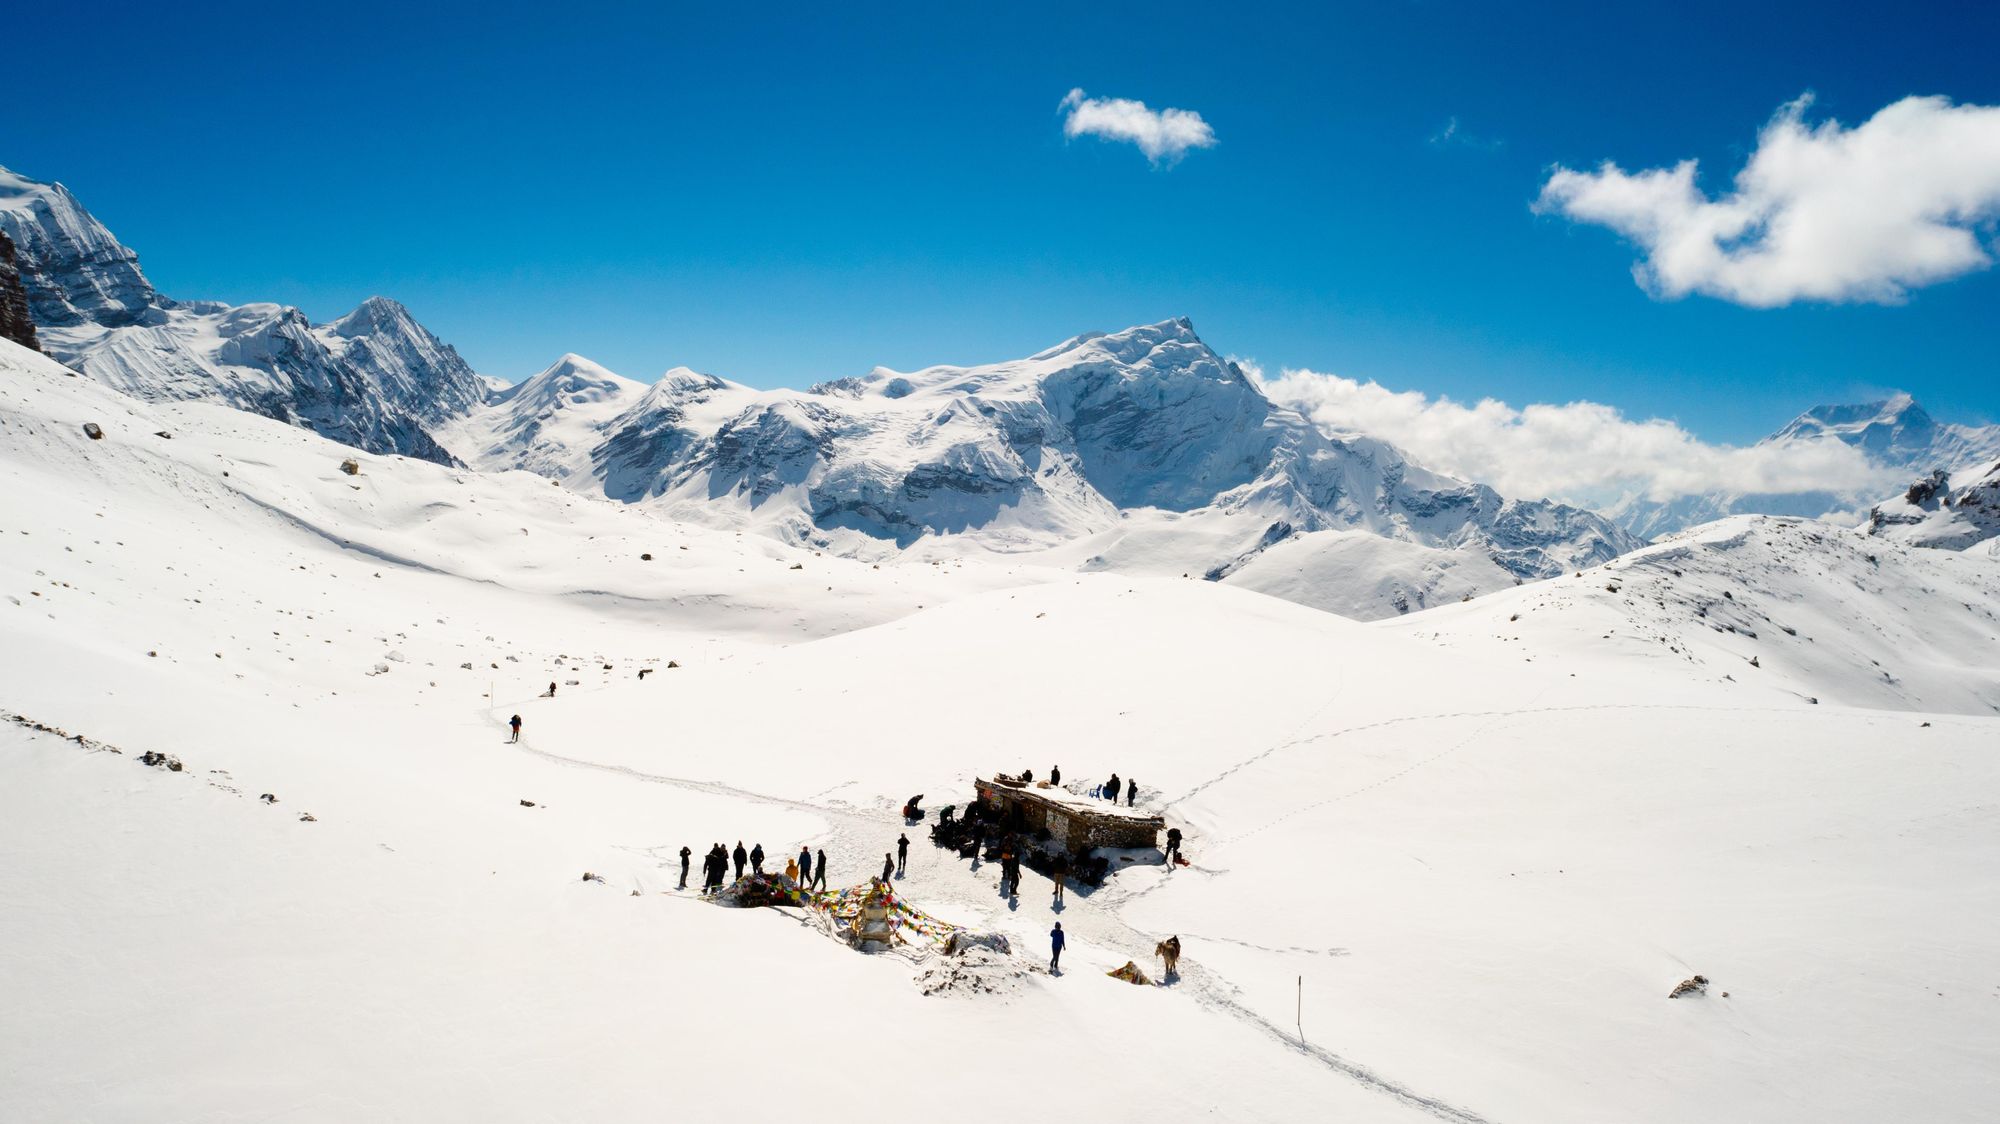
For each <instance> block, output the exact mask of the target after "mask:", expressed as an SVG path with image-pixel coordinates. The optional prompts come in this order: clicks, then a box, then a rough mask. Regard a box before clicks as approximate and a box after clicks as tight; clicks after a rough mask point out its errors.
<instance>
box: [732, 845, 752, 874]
mask: <svg viewBox="0 0 2000 1124" xmlns="http://www.w3.org/2000/svg"><path fill="white" fill-rule="evenodd" d="M730 857H731V858H733V859H735V860H736V877H738V878H741V877H743V864H744V863H745V862H748V861H749V859H750V852H748V851H745V850H744V849H743V841H742V840H741V839H738V840H737V841H736V849H735V850H734V851H731V852H730Z"/></svg>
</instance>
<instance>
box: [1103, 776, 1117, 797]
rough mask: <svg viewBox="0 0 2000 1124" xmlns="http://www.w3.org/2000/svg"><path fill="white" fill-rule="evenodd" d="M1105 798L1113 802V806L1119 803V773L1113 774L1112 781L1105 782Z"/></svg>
mask: <svg viewBox="0 0 2000 1124" xmlns="http://www.w3.org/2000/svg"><path fill="white" fill-rule="evenodd" d="M1104 797H1105V799H1107V800H1109V801H1111V802H1112V803H1113V804H1116V803H1118V774H1117V773H1113V774H1111V779H1110V780H1108V781H1105V782H1104Z"/></svg>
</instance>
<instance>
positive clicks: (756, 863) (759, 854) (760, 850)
mask: <svg viewBox="0 0 2000 1124" xmlns="http://www.w3.org/2000/svg"><path fill="white" fill-rule="evenodd" d="M750 870H751V871H752V872H753V873H755V874H756V875H757V876H758V877H759V878H761V877H763V876H764V845H763V844H762V843H759V844H757V845H756V846H755V847H752V848H750Z"/></svg>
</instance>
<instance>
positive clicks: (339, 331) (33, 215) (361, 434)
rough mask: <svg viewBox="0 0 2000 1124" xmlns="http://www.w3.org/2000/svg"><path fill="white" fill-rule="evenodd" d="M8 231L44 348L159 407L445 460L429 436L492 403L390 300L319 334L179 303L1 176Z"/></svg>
mask: <svg viewBox="0 0 2000 1124" xmlns="http://www.w3.org/2000/svg"><path fill="white" fill-rule="evenodd" d="M0 233H5V234H8V235H10V236H11V237H12V238H13V240H14V242H15V243H16V245H17V247H18V250H19V253H18V256H19V260H20V265H21V272H22V280H23V282H24V284H25V287H26V288H27V291H28V298H29V306H30V309H31V311H32V313H33V315H34V317H35V320H36V322H37V323H38V324H40V325H41V327H42V331H41V333H40V334H41V346H42V350H43V351H46V352H47V353H48V354H50V355H52V356H54V357H55V358H56V359H58V360H60V361H62V362H63V363H66V364H68V365H69V366H71V367H73V368H75V369H76V370H78V371H81V372H83V373H84V374H87V375H89V376H91V377H92V378H95V379H97V380H99V381H101V382H103V383H105V384H106V385H109V386H113V387H116V388H118V389H119V390H122V391H124V392H126V393H127V394H130V395H133V396H135V397H139V398H144V399H147V400H150V401H210V402H219V403H222V404H223V405H227V406H231V407H234V408H236V409H239V410H247V411H249V412H251V413H255V414H262V415H264V416H265V417H270V418H276V419H278V420H280V421H284V422H288V423H290V424H293V425H299V426H304V427H306V428H309V429H312V430H314V431H315V432H317V433H320V434H321V435H323V436H326V437H329V438H332V439H333V440H336V441H340V442H343V443H346V444H349V445H353V446H355V447H356V448H359V449H364V450H367V451H370V452H382V453H400V454H404V455H407V456H414V457H420V458H423V459H425V460H432V461H437V462H440V463H451V462H452V457H451V455H450V454H449V453H447V452H445V450H444V449H443V448H442V447H441V446H440V445H438V443H437V441H436V440H435V439H434V438H433V437H432V433H431V431H432V430H434V429H436V428H437V427H438V426H439V425H440V424H442V423H443V422H445V421H446V420H448V419H452V418H457V417H460V416H462V415H464V414H465V413H466V412H467V411H469V410H471V409H472V408H473V407H474V406H475V405H477V404H480V403H482V402H484V400H485V397H486V393H487V386H486V383H485V381H484V380H483V379H481V378H480V377H479V376H478V375H476V374H474V373H473V371H472V369H471V368H470V367H468V366H466V364H465V361H464V360H463V359H461V358H459V355H458V353H457V352H456V351H454V350H453V349H452V348H451V347H450V346H449V345H448V344H445V343H443V342H442V341H440V340H439V339H438V338H437V337H436V336H434V335H432V334H431V333H430V332H429V331H428V330H426V329H425V328H424V327H423V326H422V325H420V324H418V323H417V322H416V320H415V319H414V318H413V317H411V315H410V313H409V310H408V309H405V308H404V307H403V306H402V305H400V304H397V303H396V302H395V301H392V300H388V299H387V298H384V297H371V298H369V299H368V300H367V301H364V302H363V303H362V304H361V306H360V307H358V308H356V309H355V310H354V311H353V312H351V313H349V314H347V315H346V316H343V317H341V318H340V319H338V320H335V321H333V322H332V323H330V324H325V325H321V326H317V327H315V326H314V325H312V324H311V323H309V322H308V321H307V319H306V317H305V316H304V314H302V313H301V312H299V310H298V309H296V308H289V307H285V306H281V305H275V304H251V305H243V306H231V305H226V304H222V303H220V302H216V301H177V300H172V299H170V298H168V297H165V296H163V295H161V294H160V293H159V292H157V291H156V290H154V288H153V286H152V284H151V283H150V282H148V281H147V280H146V278H145V275H144V274H142V273H141V272H140V271H139V258H138V255H137V254H135V253H133V252H132V251H131V250H130V249H128V248H126V247H125V246H123V245H122V244H120V243H119V242H118V240H117V239H116V238H114V237H113V236H112V234H111V232H110V231H109V230H107V229H105V227H104V225H103V224H102V223H100V222H98V221H97V219H96V218H94V217H92V216H91V214H90V213H89V212H88V211H86V210H84V208H83V206H82V205H81V204H79V203H78V202H77V201H76V198H75V196H73V195H71V194H70V193H69V191H68V190H67V189H66V188H64V187H63V186H62V185H61V184H55V183H41V182H38V181H35V180H31V179H28V178H26V177H24V176H21V175H18V174H16V173H13V172H10V171H7V170H6V169H4V168H0Z"/></svg>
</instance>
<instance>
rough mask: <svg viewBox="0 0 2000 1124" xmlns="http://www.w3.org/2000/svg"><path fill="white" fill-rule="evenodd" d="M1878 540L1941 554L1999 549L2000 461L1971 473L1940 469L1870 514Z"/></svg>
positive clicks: (1870, 527)
mask: <svg viewBox="0 0 2000 1124" xmlns="http://www.w3.org/2000/svg"><path fill="white" fill-rule="evenodd" d="M1866 530H1867V532H1868V533H1869V534H1870V535H1874V536H1875V537H1877V538H1884V539H1889V540H1891V541H1894V542H1900V543H1903V544H1904V545H1906V546H1923V547H1931V548H1934V549H1938V550H1974V549H1984V550H1991V549H1994V547H1996V546H2000V462H1995V463H1993V464H1991V465H1988V466H1986V467H1985V469H1984V470H1983V471H1981V470H1978V469H1975V470H1972V471H1969V472H1959V473H1949V472H1946V471H1944V470H1943V469H1938V470H1937V471H1935V472H1932V473H1931V474H1930V475H1928V476H1926V477H1924V478H1923V479H1921V480H1918V481H1917V482H1916V483H1914V484H1911V485H1910V487H1909V490H1908V491H1906V492H1904V493H1903V494H1902V495H1901V496H1898V497H1897V498H1895V499H1893V500H1886V501H1884V502H1882V503H1879V504H1876V505H1875V506H1874V507H1873V508H1871V509H1869V512H1868V523H1867V526H1866Z"/></svg>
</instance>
